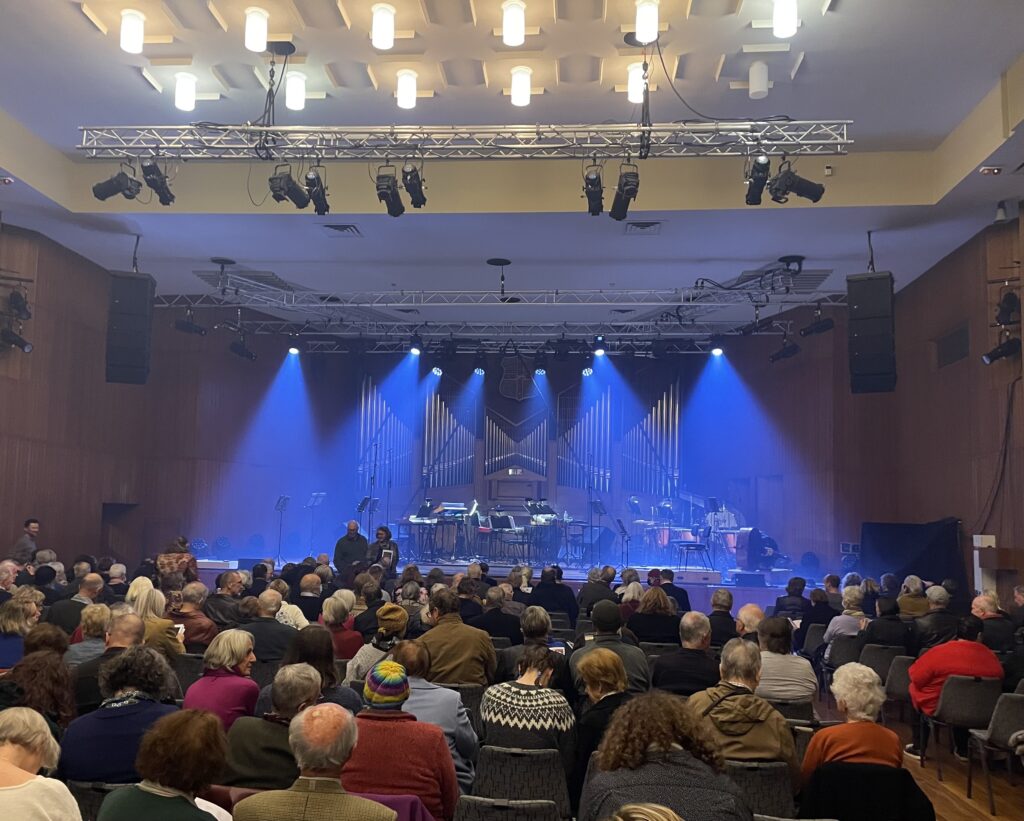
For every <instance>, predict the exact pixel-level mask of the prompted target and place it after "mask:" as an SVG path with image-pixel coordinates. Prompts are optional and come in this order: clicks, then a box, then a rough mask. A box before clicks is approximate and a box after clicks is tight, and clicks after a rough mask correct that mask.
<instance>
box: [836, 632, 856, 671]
mask: <svg viewBox="0 0 1024 821" xmlns="http://www.w3.org/2000/svg"><path fill="white" fill-rule="evenodd" d="M859 658H860V639H859V638H857V636H836V637H835V638H834V639H832V647H831V649H830V650H829V654H828V666H829V667H831V668H833V669H835V668H837V667H842V666H843V665H844V664H849V663H850V662H853V661H857V660H858V659H859Z"/></svg>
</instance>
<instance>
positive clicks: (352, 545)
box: [334, 519, 370, 580]
mask: <svg viewBox="0 0 1024 821" xmlns="http://www.w3.org/2000/svg"><path fill="white" fill-rule="evenodd" d="M369 548H370V546H369V544H368V543H367V541H366V537H365V536H364V535H363V534H362V533H360V532H359V522H357V521H356V520H355V519H353V520H352V521H350V522H349V523H348V532H346V533H345V535H344V536H342V537H341V538H340V539H338V541H337V543H336V544H335V545H334V569H335V570H336V571H338V575H339V576H341V577H342V578H345V579H349V580H351V579H352V578H354V577H355V574H356V572H358V571H356V570H355V568H356V566H358V565H360V564H364V563H366V554H367V552H368V551H369Z"/></svg>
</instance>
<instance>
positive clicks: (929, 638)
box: [879, 584, 960, 654]
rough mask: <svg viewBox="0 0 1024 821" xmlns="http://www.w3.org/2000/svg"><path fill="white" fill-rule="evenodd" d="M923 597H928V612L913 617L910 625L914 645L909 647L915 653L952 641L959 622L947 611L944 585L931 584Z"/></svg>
mask: <svg viewBox="0 0 1024 821" xmlns="http://www.w3.org/2000/svg"><path fill="white" fill-rule="evenodd" d="M925 598H927V599H928V608H929V609H928V612H927V613H926V614H925V615H923V616H920V617H918V618H916V619H914V622H913V625H912V630H913V638H914V642H913V645H914V646H913V647H912V648H909V649H911V650H912V651H913V652H914V653H915V654H916V653H920V652H921V651H922V650H927V649H928V648H930V647H935V645H937V644H945V643H946V642H947V641H952V640H953V639H955V638H956V630H957V625H959V624H960V617H959V616H957V615H955V614H953V613H951V612H950V611H949V592H948V591H947V590H946V589H945V588H944V587H941V586H939V585H937V584H936V585H932V586H931V587H929V588H928V590H927V592H926V593H925ZM879 601H882V600H881V599H880V600H879Z"/></svg>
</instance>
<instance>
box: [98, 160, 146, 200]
mask: <svg viewBox="0 0 1024 821" xmlns="http://www.w3.org/2000/svg"><path fill="white" fill-rule="evenodd" d="M125 168H127V169H128V171H131V174H129V173H127V172H126V171H125ZM141 191H142V183H141V182H139V181H138V180H137V179H136V178H135V169H134V168H132V167H131V166H130V165H122V166H121V170H120V171H118V172H117V173H116V174H114V176H112V177H111V178H110V179H109V180H104V181H103V182H98V183H96V184H95V185H94V186H93V187H92V195H93V196H94V197H96V199H98V200H108V199H110V198H111V197H113V196H114V195H115V194H121V195H122V196H123V197H124V198H125V199H126V200H133V199H135V198H136V197H137V196H138V195H139V194H140V192H141Z"/></svg>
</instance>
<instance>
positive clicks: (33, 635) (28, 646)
mask: <svg viewBox="0 0 1024 821" xmlns="http://www.w3.org/2000/svg"><path fill="white" fill-rule="evenodd" d="M69 648H70V645H69V643H68V637H67V636H66V635H65V634H64V631H63V630H61V629H60V628H59V627H54V626H53V625H52V624H37V625H36V626H35V627H33V628H32V629H31V630H29V631H28V633H27V634H26V635H25V655H26V656H27V655H28V654H29V653H35V652H38V651H40V650H45V651H46V652H47V653H56V654H57V655H58V656H60V657H61V658H63V657H64V656H65V655H66V654H67V652H68V649H69Z"/></svg>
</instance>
